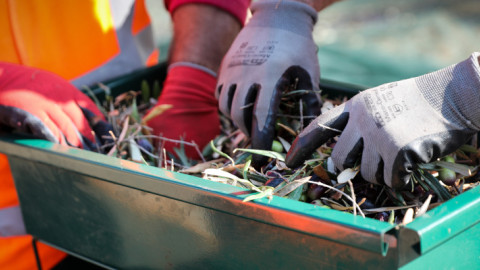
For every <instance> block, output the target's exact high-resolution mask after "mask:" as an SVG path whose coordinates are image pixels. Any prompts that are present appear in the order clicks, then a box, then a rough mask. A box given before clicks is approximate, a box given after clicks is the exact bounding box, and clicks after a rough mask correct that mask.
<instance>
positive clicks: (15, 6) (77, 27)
mask: <svg viewBox="0 0 480 270" xmlns="http://www.w3.org/2000/svg"><path fill="white" fill-rule="evenodd" d="M110 1H112V4H111V5H110ZM110 1H109V0H90V1H83V0H82V1H78V0H0V33H1V34H0V61H5V62H11V63H17V64H23V65H27V66H32V67H37V68H41V69H45V70H48V71H51V72H53V73H56V74H58V75H60V76H62V77H63V78H65V79H67V80H69V81H71V82H72V83H73V84H74V85H75V86H77V87H81V86H83V85H91V84H94V83H97V82H102V81H105V80H108V79H110V78H113V77H116V76H120V75H124V74H127V73H129V72H131V71H134V70H136V69H139V68H142V67H145V66H150V65H154V64H156V63H157V61H158V56H159V52H158V49H156V48H155V44H154V41H153V33H152V29H151V25H150V18H149V16H148V13H147V11H146V7H145V2H144V0H110Z"/></svg>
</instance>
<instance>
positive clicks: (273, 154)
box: [233, 148, 285, 161]
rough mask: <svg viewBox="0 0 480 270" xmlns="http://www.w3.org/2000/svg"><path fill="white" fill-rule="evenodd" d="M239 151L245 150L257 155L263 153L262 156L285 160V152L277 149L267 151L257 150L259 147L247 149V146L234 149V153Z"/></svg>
mask: <svg viewBox="0 0 480 270" xmlns="http://www.w3.org/2000/svg"><path fill="white" fill-rule="evenodd" d="M237 151H243V152H248V153H252V154H257V155H261V156H267V157H271V158H276V159H278V160H280V161H285V155H283V154H280V153H277V152H275V151H267V150H257V149H246V148H237V149H235V150H233V153H235V152H237Z"/></svg>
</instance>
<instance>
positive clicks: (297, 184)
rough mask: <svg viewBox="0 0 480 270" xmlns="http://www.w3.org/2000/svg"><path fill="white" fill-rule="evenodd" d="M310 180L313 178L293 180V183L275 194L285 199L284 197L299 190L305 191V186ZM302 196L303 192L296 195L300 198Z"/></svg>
mask: <svg viewBox="0 0 480 270" xmlns="http://www.w3.org/2000/svg"><path fill="white" fill-rule="evenodd" d="M310 178H311V176H308V177H304V178H301V179H297V180H293V181H292V182H290V183H288V184H286V185H285V186H284V187H282V188H281V189H279V190H278V191H277V192H275V195H277V196H280V197H283V196H286V195H288V194H290V193H291V192H293V191H295V190H297V189H300V190H302V191H303V185H304V184H306V183H307V182H308V180H310ZM301 194H302V192H300V194H299V195H298V194H296V195H298V197H300V195H301ZM296 195H295V196H296Z"/></svg>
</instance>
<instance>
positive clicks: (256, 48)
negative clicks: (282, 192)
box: [217, 0, 320, 165]
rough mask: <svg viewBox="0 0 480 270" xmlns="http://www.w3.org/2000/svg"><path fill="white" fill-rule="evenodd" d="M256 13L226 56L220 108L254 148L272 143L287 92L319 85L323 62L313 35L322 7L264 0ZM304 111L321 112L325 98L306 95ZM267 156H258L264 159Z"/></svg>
mask: <svg viewBox="0 0 480 270" xmlns="http://www.w3.org/2000/svg"><path fill="white" fill-rule="evenodd" d="M252 12H253V16H252V19H251V20H250V21H249V22H248V24H247V25H246V26H245V27H244V28H243V30H242V31H241V32H240V34H239V35H238V37H237V38H236V39H235V41H234V43H233V45H232V46H231V47H230V50H229V51H228V53H227V54H226V56H225V57H224V59H223V62H222V65H221V67H220V76H219V80H218V90H219V91H218V93H217V96H218V99H219V103H220V104H219V105H220V110H221V111H222V112H223V113H224V114H225V115H227V116H228V117H230V118H231V119H232V120H233V122H234V124H235V125H236V126H237V127H239V128H240V129H241V130H242V131H243V132H244V133H245V134H247V135H249V136H250V137H251V139H252V148H254V149H268V150H270V148H271V146H272V141H273V139H274V136H275V121H276V117H277V113H278V109H279V104H280V98H281V96H282V93H283V92H284V91H286V90H287V89H290V90H296V89H301V90H314V91H315V90H318V85H319V80H320V68H319V65H318V59H317V47H316V45H315V43H314V41H313V38H312V30H313V26H314V24H315V22H316V19H317V14H316V11H315V10H314V9H313V8H312V7H310V6H309V5H307V4H303V3H299V2H295V1H288V0H285V1H277V0H268V1H258V2H256V3H254V4H253V5H252ZM302 99H303V102H304V103H305V104H306V106H304V111H303V114H304V115H305V116H317V115H318V114H319V112H320V109H319V107H320V105H319V98H318V96H317V95H316V94H315V93H314V92H313V91H311V92H310V93H309V94H307V95H305V97H303V98H302ZM261 159H262V158H261V157H255V156H254V159H253V162H254V164H255V163H257V165H258V163H262V161H261Z"/></svg>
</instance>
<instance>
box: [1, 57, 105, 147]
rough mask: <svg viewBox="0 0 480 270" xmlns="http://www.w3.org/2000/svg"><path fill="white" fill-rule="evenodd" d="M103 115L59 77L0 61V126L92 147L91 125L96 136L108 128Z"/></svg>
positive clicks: (40, 136) (75, 144) (79, 145)
mask: <svg viewBox="0 0 480 270" xmlns="http://www.w3.org/2000/svg"><path fill="white" fill-rule="evenodd" d="M103 119H104V118H103V116H102V114H101V112H100V110H99V109H98V108H97V107H96V106H95V104H94V103H93V102H92V101H91V100H90V99H89V98H88V97H87V96H86V95H84V94H83V93H82V92H81V91H80V90H78V89H77V88H75V87H74V86H73V85H72V84H70V83H69V82H68V81H66V80H64V79H63V78H61V77H59V76H57V75H55V74H53V73H50V72H47V71H44V70H40V69H35V68H31V67H26V66H21V65H16V64H11V63H5V62H0V128H2V129H4V130H8V131H11V130H19V131H21V132H26V133H29V134H33V135H35V136H37V137H39V138H42V139H46V140H49V141H52V142H56V143H61V144H64V145H71V146H75V147H83V148H86V149H90V150H96V147H94V144H93V143H94V142H95V135H93V133H92V127H93V129H94V131H95V132H96V135H97V136H98V138H100V137H101V136H103V135H108V130H111V126H110V125H109V124H108V123H106V122H105V121H103ZM90 124H91V125H92V126H90ZM92 148H93V149H92Z"/></svg>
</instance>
